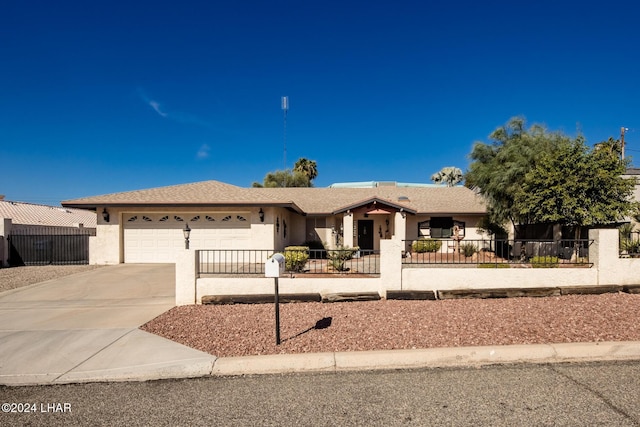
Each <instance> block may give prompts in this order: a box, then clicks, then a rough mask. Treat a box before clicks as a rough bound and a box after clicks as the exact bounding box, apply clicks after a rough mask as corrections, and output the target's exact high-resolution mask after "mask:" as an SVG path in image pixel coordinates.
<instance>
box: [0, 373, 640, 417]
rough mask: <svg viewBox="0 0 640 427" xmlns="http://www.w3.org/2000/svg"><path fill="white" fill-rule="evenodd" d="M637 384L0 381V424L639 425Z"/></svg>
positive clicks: (499, 377) (333, 379) (538, 380)
mask: <svg viewBox="0 0 640 427" xmlns="http://www.w3.org/2000/svg"><path fill="white" fill-rule="evenodd" d="M638 390H640V363H639V362H637V361H633V362H631V361H627V362H597V363H572V364H545V365H535V364H518V365H503V366H485V367H475V368H474V367H468V368H440V369H420V370H398V371H364V372H341V373H324V374H282V375H259V376H244V377H210V378H198V379H183V380H160V381H149V382H129V383H91V384H69V385H51V386H27V387H0V401H1V403H2V405H3V406H2V410H3V412H2V413H0V425H16V426H17V425H47V426H55V425H111V426H124V425H127V426H138V425H224V426H249V425H251V426H254V425H256V426H257V425H260V426H262V425H278V426H289V425H291V426H293V425H296V426H336V425H340V426H356V425H362V426H364V425H367V426H370V425H380V426H382V425H385V426H389V425H390V426H399V425H409V426H426V425H449V426H451V425H454V426H472V425H473V426H478V425H491V426H514V425H527V426H532V425H533V426H537V425H540V426H542V425H548V426H550V425H553V426H563V425H564V426H585V425H590V426H593V425H607V426H613V425H615V426H638V425H640V404H639V403H640V397H639V396H640V395H639V394H638ZM7 404H9V405H11V407H9V406H7ZM27 408H28V409H27ZM12 409H13V410H15V411H17V412H11V410H12ZM20 411H21V413H19V412H20ZM25 411H29V412H25Z"/></svg>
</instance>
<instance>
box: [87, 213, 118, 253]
mask: <svg viewBox="0 0 640 427" xmlns="http://www.w3.org/2000/svg"><path fill="white" fill-rule="evenodd" d="M100 212H102V210H100ZM122 256H123V250H122V234H121V232H120V215H118V214H110V215H109V222H108V223H107V222H105V221H104V219H103V218H102V215H98V224H97V226H96V235H95V236H91V237H89V264H99V265H101V264H119V263H121V262H122V260H123V258H122Z"/></svg>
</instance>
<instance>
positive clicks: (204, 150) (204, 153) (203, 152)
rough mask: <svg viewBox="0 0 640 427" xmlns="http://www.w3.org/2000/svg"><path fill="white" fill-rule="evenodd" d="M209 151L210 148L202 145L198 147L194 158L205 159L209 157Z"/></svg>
mask: <svg viewBox="0 0 640 427" xmlns="http://www.w3.org/2000/svg"><path fill="white" fill-rule="evenodd" d="M210 151H211V147H209V146H208V145H207V144H202V146H200V148H199V149H198V153H197V154H196V157H197V158H198V159H206V158H208V157H209V152H210Z"/></svg>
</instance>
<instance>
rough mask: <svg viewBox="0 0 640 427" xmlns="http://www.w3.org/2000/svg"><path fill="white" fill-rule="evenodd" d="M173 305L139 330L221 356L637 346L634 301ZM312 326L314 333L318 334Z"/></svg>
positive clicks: (611, 297)
mask: <svg viewBox="0 0 640 427" xmlns="http://www.w3.org/2000/svg"><path fill="white" fill-rule="evenodd" d="M274 311H275V310H274V305H273V304H256V305H244V304H237V305H197V306H182V307H175V308H173V309H171V310H169V311H168V312H166V313H164V314H162V315H160V316H158V317H157V318H155V319H153V320H152V321H150V322H148V323H147V324H145V325H143V326H142V327H141V329H142V330H144V331H147V332H151V333H154V334H157V335H160V336H163V337H165V338H168V339H170V340H173V341H176V342H179V343H182V344H185V345H187V346H189V347H192V348H195V349H198V350H202V351H205V352H207V353H210V354H213V355H216V356H220V357H229V356H248V355H262V354H277V353H317V352H333V351H360V350H386V349H414V348H433V347H457V346H486V345H508V344H542V343H568V342H596V341H638V340H640V295H633V294H626V293H617V294H603V295H566V296H560V297H545V298H507V299H457V300H442V301H397V300H381V301H368V302H340V303H324V304H323V303H289V304H281V305H280V325H281V339H282V344H281V345H279V346H276V345H275V315H274ZM316 326H318V328H316Z"/></svg>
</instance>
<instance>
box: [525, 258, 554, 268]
mask: <svg viewBox="0 0 640 427" xmlns="http://www.w3.org/2000/svg"><path fill="white" fill-rule="evenodd" d="M531 266H532V267H533V268H554V267H558V257H555V256H550V255H547V256H534V257H533V258H531Z"/></svg>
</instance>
